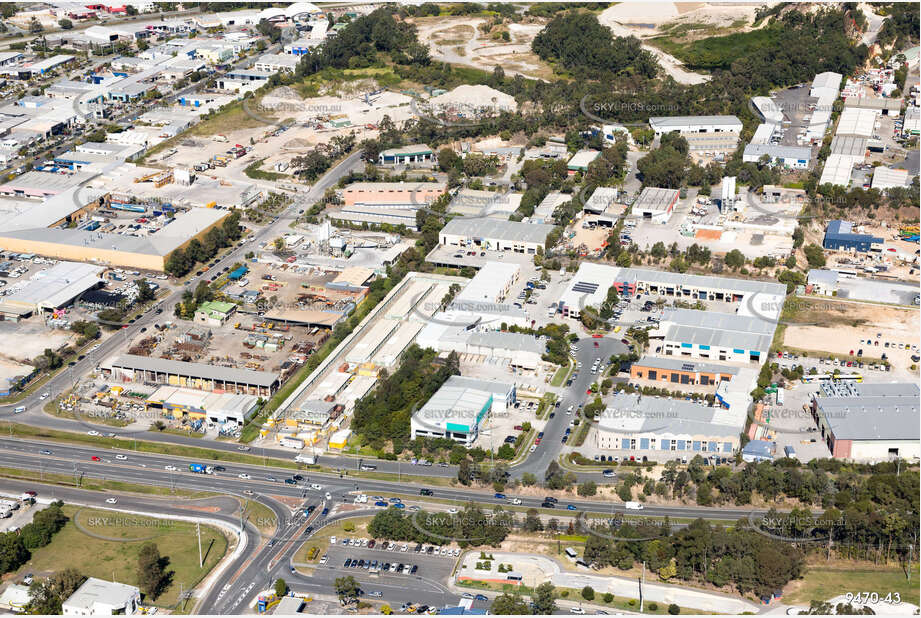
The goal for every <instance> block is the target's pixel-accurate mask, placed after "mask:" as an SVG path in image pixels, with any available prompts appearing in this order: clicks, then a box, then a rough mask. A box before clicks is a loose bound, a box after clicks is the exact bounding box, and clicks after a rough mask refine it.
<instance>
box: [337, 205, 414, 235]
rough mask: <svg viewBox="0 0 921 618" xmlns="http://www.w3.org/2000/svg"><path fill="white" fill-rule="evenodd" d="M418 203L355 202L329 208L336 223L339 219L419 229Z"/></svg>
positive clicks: (372, 224) (358, 223) (348, 221)
mask: <svg viewBox="0 0 921 618" xmlns="http://www.w3.org/2000/svg"><path fill="white" fill-rule="evenodd" d="M418 211H419V205H418V204H405V205H400V206H394V205H387V204H355V205H354V206H343V207H342V208H340V209H338V210H329V211H327V212H328V215H329V218H330V220H331V221H332V222H333V223H334V224H335V223H336V222H338V221H344V222H347V223H352V224H357V225H362V224H367V225H370V226H381V225H392V226H394V227H397V226H403V227H405V228H406V229H407V230H412V231H414V232H415V231H418V227H417V224H416V221H417V219H416V213H417V212H418Z"/></svg>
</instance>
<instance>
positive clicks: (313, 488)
mask: <svg viewBox="0 0 921 618" xmlns="http://www.w3.org/2000/svg"><path fill="white" fill-rule="evenodd" d="M310 489H312V490H314V491H321V490H322V489H323V486H322V485H317V484H316V483H311V484H310Z"/></svg>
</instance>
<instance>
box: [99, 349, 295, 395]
mask: <svg viewBox="0 0 921 618" xmlns="http://www.w3.org/2000/svg"><path fill="white" fill-rule="evenodd" d="M102 370H103V371H104V372H106V373H108V374H109V375H110V376H111V378H112V379H113V380H122V381H125V382H143V383H154V384H168V385H170V386H183V387H190V388H197V389H200V390H205V391H220V392H229V393H237V394H249V395H256V396H257V397H270V396H271V395H272V394H273V393H274V392H275V391H276V390H277V389H278V386H279V376H278V374H277V373H272V372H268V371H253V370H251V369H236V368H233V367H220V366H217V365H208V364H205V363H187V362H185V361H175V360H168V359H165V358H153V357H148V356H137V355H134V354H123V355H121V356H117V357H115V358H114V359H112V360H111V361H109V362H108V363H105V364H103V365H102Z"/></svg>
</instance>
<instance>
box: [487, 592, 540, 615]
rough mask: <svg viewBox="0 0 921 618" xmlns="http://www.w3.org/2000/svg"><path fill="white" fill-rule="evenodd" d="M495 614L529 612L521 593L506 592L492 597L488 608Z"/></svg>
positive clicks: (521, 613)
mask: <svg viewBox="0 0 921 618" xmlns="http://www.w3.org/2000/svg"><path fill="white" fill-rule="evenodd" d="M489 611H490V613H491V614H494V615H496V616H526V615H528V614H530V613H531V611H530V608H529V607H528V603H527V601H525V600H524V599H522V598H521V595H518V594H513V593H510V592H506V593H504V594H500V595H499V596H497V597H496V598H495V599H493V602H492V605H491V606H490V608H489Z"/></svg>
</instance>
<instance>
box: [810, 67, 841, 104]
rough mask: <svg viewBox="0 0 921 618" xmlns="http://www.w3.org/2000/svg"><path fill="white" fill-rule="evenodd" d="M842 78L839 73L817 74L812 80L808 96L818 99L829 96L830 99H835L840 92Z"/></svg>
mask: <svg viewBox="0 0 921 618" xmlns="http://www.w3.org/2000/svg"><path fill="white" fill-rule="evenodd" d="M842 77H843V76H842V75H841V74H840V73H832V72H831V71H826V72H825V73H819V74H818V75H816V76H815V77H814V78H813V80H812V87H811V88H810V89H809V96H810V97H815V98H819V99H822V98H827V97H829V96H830V97H831V98H837V96H838V92H839V91H840V90H841V79H842Z"/></svg>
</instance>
